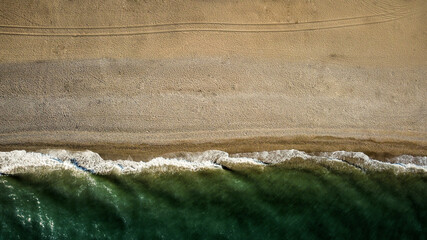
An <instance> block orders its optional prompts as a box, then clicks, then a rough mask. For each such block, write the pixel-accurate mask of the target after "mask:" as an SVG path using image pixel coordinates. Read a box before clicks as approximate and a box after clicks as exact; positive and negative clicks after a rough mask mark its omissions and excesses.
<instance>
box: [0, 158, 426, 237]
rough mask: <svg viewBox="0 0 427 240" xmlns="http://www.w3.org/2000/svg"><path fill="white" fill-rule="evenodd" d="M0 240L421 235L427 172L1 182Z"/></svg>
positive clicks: (287, 169) (288, 168) (30, 177)
mask: <svg viewBox="0 0 427 240" xmlns="http://www.w3.org/2000/svg"><path fill="white" fill-rule="evenodd" d="M0 212H1V215H0V238H1V239H426V238H427V228H426V226H427V176H426V174H424V173H418V174H414V173H405V174H397V175H396V174H394V173H392V172H368V173H363V172H361V171H356V170H352V171H350V170H337V169H329V168H324V167H309V166H303V165H301V166H298V165H297V166H296V165H289V164H288V165H286V164H282V165H275V166H269V167H265V168H264V169H263V170H262V169H259V168H247V169H241V170H234V171H226V170H205V171H198V172H190V171H180V172H175V173H173V172H169V173H150V174H147V173H141V174H136V175H108V176H96V175H90V174H76V173H73V172H72V171H67V170H60V171H59V170H58V171H55V172H48V173H45V174H43V173H42V174H40V173H38V174H20V175H17V176H2V177H0Z"/></svg>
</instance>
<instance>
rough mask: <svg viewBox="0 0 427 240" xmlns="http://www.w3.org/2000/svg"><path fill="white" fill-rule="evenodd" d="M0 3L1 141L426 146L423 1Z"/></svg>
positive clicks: (4, 144)
mask: <svg viewBox="0 0 427 240" xmlns="http://www.w3.org/2000/svg"><path fill="white" fill-rule="evenodd" d="M3 2H4V4H1V6H0V113H1V114H0V150H12V149H21V148H23V149H40V148H44V147H58V148H61V147H65V148H73V149H85V148H91V149H94V148H95V150H98V152H100V153H103V152H104V153H105V154H106V155H107V156H111V157H112V158H121V157H122V156H123V155H127V154H128V153H129V155H133V156H134V157H135V158H136V159H138V158H141V159H145V158H147V157H150V156H155V155H156V154H165V153H168V152H175V151H198V150H206V149H210V148H219V149H222V150H227V151H230V152H238V151H243V152H247V151H248V150H251V151H252V150H254V151H258V150H274V149H285V148H298V149H301V150H307V151H308V150H323V151H327V150H331V151H334V150H340V149H341V150H359V151H365V152H376V154H377V155H378V154H379V155H381V154H385V153H389V154H402V153H408V154H414V155H427V125H426V116H427V107H426V99H427V91H426V89H427V80H426V76H427V27H426V25H425V22H426V21H427V4H426V2H425V1H423V0H412V1H401V0H381V1H366V0H364V1H338V2H337V1H334V2H333V3H332V2H331V1H326V0H321V1H304V2H302V1H284V2H283V1H278V2H276V1H269V0H267V1H249V2H246V1H245V2H242V3H231V2H223V1H213V2H202V1H151V2H144V1H139V0H134V1H130V0H128V1H106V2H103V3H101V2H90V3H89V2H85V1H63V0H55V1H47V0H44V1H38V2H37V3H35V2H29V1H17V2H16V1H9V0H6V1H3ZM331 139H333V141H332V140H331ZM237 142H238V143H237ZM378 143H387V144H384V145H383V146H384V147H382V148H381V147H378V146H379V145H380V144H378ZM174 146H175V147H174ZM178 146H179V147H178ZM263 148H264V149H263ZM319 148H321V149H319ZM102 149H104V151H102ZM123 151H124V152H125V153H121V154H120V153H117V152H123ZM137 152H138V153H137ZM141 152H145V153H141ZM138 156H139V157H138Z"/></svg>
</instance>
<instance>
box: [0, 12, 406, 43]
mask: <svg viewBox="0 0 427 240" xmlns="http://www.w3.org/2000/svg"><path fill="white" fill-rule="evenodd" d="M413 13H414V12H412V11H408V10H406V11H397V12H393V13H380V14H375V15H369V16H356V17H348V18H339V19H327V20H317V21H308V22H300V23H226V22H210V23H204V22H184V23H164V24H151V25H129V26H96V27H54V26H19V25H0V30H2V31H0V35H20V36H51V37H108V36H132V35H145V34H162V33H179V32H218V33H275V32H277V33H286V32H306V31H317V30H327V29H340V28H348V27H356V26H366V25H371V24H379V23H385V22H390V21H396V20H398V19H401V18H404V17H407V16H409V15H411V14H413Z"/></svg>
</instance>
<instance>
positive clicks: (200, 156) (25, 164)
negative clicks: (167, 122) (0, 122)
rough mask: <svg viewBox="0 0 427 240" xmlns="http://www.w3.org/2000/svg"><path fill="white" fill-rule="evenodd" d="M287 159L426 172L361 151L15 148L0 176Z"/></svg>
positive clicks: (416, 160) (1, 162) (413, 161)
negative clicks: (145, 154) (118, 156)
mask: <svg viewBox="0 0 427 240" xmlns="http://www.w3.org/2000/svg"><path fill="white" fill-rule="evenodd" d="M290 160H294V161H300V162H304V163H307V162H309V163H313V164H319V163H322V164H324V163H327V164H335V165H340V166H345V167H350V168H354V169H355V170H360V171H364V172H365V171H383V170H391V171H394V172H396V173H401V172H427V157H426V156H411V155H401V156H397V157H393V158H389V159H386V161H379V160H375V159H372V158H370V157H369V156H368V155H366V154H365V153H363V152H346V151H335V152H317V153H307V152H303V151H298V150H294V149H292V150H277V151H264V152H253V153H239V154H229V153H227V152H223V151H218V150H209V151H205V152H200V153H184V154H180V155H179V156H178V155H177V156H173V157H156V158H153V159H151V160H150V161H147V162H137V161H131V160H104V159H103V158H102V157H101V156H100V155H99V154H98V153H95V152H92V151H89V150H86V151H67V150H45V151H43V152H27V151H24V150H16V151H11V152H0V175H13V174H20V173H28V172H38V171H52V170H71V171H74V172H79V173H91V174H99V175H107V174H136V173H142V172H169V171H180V170H187V171H198V170H207V169H217V170H221V169H226V170H231V169H235V168H241V167H248V166H249V167H261V168H262V167H265V166H270V165H277V164H282V163H286V162H288V161H290Z"/></svg>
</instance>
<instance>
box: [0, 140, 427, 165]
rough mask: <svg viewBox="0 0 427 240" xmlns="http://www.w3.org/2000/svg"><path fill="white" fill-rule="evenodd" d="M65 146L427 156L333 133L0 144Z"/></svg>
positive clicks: (114, 151) (148, 155)
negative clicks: (165, 141)
mask: <svg viewBox="0 0 427 240" xmlns="http://www.w3.org/2000/svg"><path fill="white" fill-rule="evenodd" d="M46 149H65V150H70V151H84V150H90V151H93V152H96V153H98V154H99V155H100V156H101V157H102V158H103V159H108V160H133V161H148V160H151V159H153V158H155V157H160V156H165V157H168V156H174V155H175V154H179V153H186V152H203V151H207V150H221V151H225V152H228V153H230V154H234V153H249V152H262V151H274V150H285V149H286V150H289V149H296V150H300V151H304V152H333V151H341V150H342V151H350V152H363V153H365V154H366V155H368V156H369V157H370V158H373V159H377V160H380V161H386V159H388V158H392V157H396V156H399V155H404V154H409V155H413V156H427V147H426V145H425V144H423V143H419V142H418V143H417V142H410V141H390V140H389V141H378V140H373V139H356V138H338V137H331V136H312V137H310V136H295V137H257V138H240V139H228V140H225V139H223V140H216V141H206V142H191V141H179V142H175V143H169V144H148V143H141V144H131V143H107V142H104V143H101V142H97V143H82V144H78V143H61V142H56V143H53V142H51V143H36V142H27V143H11V144H0V151H13V150H26V151H35V152H37V151H43V150H46Z"/></svg>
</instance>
